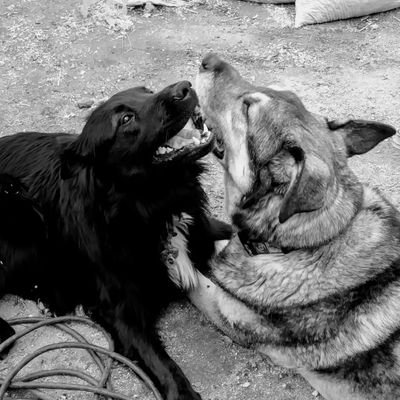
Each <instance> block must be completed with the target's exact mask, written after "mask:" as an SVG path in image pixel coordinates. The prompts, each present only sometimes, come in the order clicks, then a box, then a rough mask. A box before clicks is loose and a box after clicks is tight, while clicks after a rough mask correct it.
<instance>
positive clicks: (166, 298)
mask: <svg viewBox="0 0 400 400" xmlns="http://www.w3.org/2000/svg"><path fill="white" fill-rule="evenodd" d="M196 104H197V97H196V94H195V93H194V91H193V90H192V89H191V88H190V84H189V83H188V82H180V83H177V84H175V85H171V86H169V87H167V88H165V89H164V90H162V91H161V92H159V93H156V94H153V93H152V92H150V91H149V90H147V89H145V88H134V89H130V90H127V91H124V92H121V93H118V94H117V95H115V96H113V97H112V98H111V99H110V100H108V101H107V102H106V103H105V104H103V105H101V106H100V107H99V108H98V109H96V110H95V111H94V112H93V114H92V115H91V116H90V118H89V119H88V121H87V123H86V125H85V127H84V129H83V132H82V134H81V135H79V136H74V135H68V134H59V133H56V134H44V133H37V132H30V133H19V134H16V135H13V136H8V137H3V138H1V139H0V148H1V153H0V171H3V172H6V173H8V174H10V175H12V176H14V177H16V178H18V179H20V180H21V182H22V183H23V184H24V185H25V186H26V187H27V189H28V192H29V195H30V196H31V197H32V198H33V199H34V201H35V202H36V203H37V204H38V206H39V207H40V209H41V211H42V213H43V217H44V220H45V221H46V231H47V237H46V249H45V251H42V252H41V253H40V262H36V261H35V262H34V263H33V264H32V265H34V266H37V268H36V269H35V274H34V275H35V276H34V278H36V279H31V278H29V279H20V280H18V284H19V283H20V284H21V287H22V286H27V284H28V286H30V285H32V286H33V285H37V286H38V290H37V291H36V292H37V293H36V292H35V296H39V297H40V298H41V299H42V300H43V301H44V302H45V303H46V304H47V305H48V306H49V307H50V309H51V310H53V311H54V312H55V313H57V314H64V313H69V312H72V311H74V309H75V307H76V306H77V305H79V304H81V305H83V306H84V308H85V309H86V310H87V311H88V312H90V314H91V315H92V316H93V318H94V319H95V320H97V321H98V322H100V323H101V324H102V325H103V326H104V327H105V328H106V329H108V330H109V331H110V333H111V334H112V336H113V338H114V340H115V342H116V344H117V350H119V351H121V352H122V353H123V354H124V355H126V356H128V357H130V358H133V359H138V360H140V362H141V365H142V366H143V367H144V368H145V370H146V371H147V372H148V373H149V374H150V376H151V377H152V379H153V380H154V381H155V383H156V385H157V386H158V388H159V389H160V391H161V392H162V394H163V396H164V397H165V398H166V399H168V400H178V399H179V400H183V399H200V396H199V395H198V394H197V393H196V392H195V391H194V390H193V389H192V388H191V386H190V384H189V382H188V381H187V379H186V377H185V376H184V374H183V373H182V371H181V370H180V368H179V367H178V366H177V365H176V364H175V363H174V362H173V361H172V360H171V359H170V358H169V356H168V355H167V353H166V352H165V350H164V349H163V346H162V344H161V342H160V340H159V338H158V335H157V332H156V329H155V324H156V322H157V320H158V318H159V316H160V314H161V313H162V311H163V310H164V309H165V307H166V306H167V305H168V304H169V303H170V302H171V301H172V300H173V299H174V298H176V296H177V295H179V293H178V290H177V289H176V288H175V287H174V285H173V284H172V283H171V281H170V280H169V277H168V272H167V268H166V267H165V266H164V265H163V264H162V262H161V261H160V252H161V251H162V249H163V241H164V240H165V238H166V235H167V223H170V222H171V221H172V216H173V215H179V214H181V213H182V212H185V213H187V214H189V215H191V216H192V218H193V221H194V223H193V225H192V226H191V228H190V235H189V238H188V247H189V251H190V255H191V260H192V261H193V263H194V265H195V266H196V267H198V268H200V269H204V268H205V267H206V266H207V263H208V261H209V259H210V257H211V256H212V254H213V252H214V243H213V241H214V240H215V239H223V238H226V237H229V236H230V229H229V228H227V227H226V226H225V225H224V224H222V223H219V222H217V221H215V220H212V219H209V218H208V217H207V214H206V207H207V199H206V195H205V193H204V191H203V189H202V187H201V185H200V182H199V178H200V175H201V174H202V172H203V166H202V165H201V164H200V163H199V162H198V161H197V158H198V157H199V155H198V154H197V153H196V157H195V158H193V155H192V156H191V154H188V155H187V156H186V157H183V158H182V157H181V158H180V159H179V161H176V162H174V161H173V160H172V161H171V162H165V163H161V164H157V165H156V164H154V163H153V155H154V152H155V150H156V149H157V148H158V147H159V146H160V145H161V144H162V143H164V142H165V141H166V140H167V139H168V138H170V137H172V136H174V135H175V134H176V133H177V132H179V131H180V130H181V129H182V128H183V126H184V125H185V123H186V121H187V120H188V119H189V117H190V115H191V114H192V112H193V110H194V107H195V106H196ZM124 117H126V118H125V119H124ZM206 150H207V151H209V150H210V149H206ZM0 212H1V211H0ZM6 212H7V210H6ZM32 215H33V216H34V215H38V214H37V213H35V212H33V214H32ZM18 218H19V219H18ZM26 218H28V217H26ZM16 221H18V225H19V227H20V228H21V229H25V228H26V226H28V227H30V226H32V223H31V221H29V220H28V219H24V218H22V217H17V219H16ZM2 228H3V227H1V229H2ZM0 234H1V232H0ZM38 238H39V237H38ZM33 244H34V245H36V242H33ZM1 246H2V247H1V250H2V251H3V253H2V254H3V257H5V258H7V257H8V256H7V251H8V248H9V246H8V242H7V241H3V242H2V244H1ZM39 248H40V245H37V246H34V249H35V250H36V249H39ZM22 251H23V253H24V252H25V250H24V249H22ZM29 251H30V250H26V253H24V256H25V255H27V256H28V258H29V257H30V256H31V255H30V254H29ZM5 262H6V263H8V264H10V265H9V266H7V267H8V270H7V271H9V272H12V270H13V269H14V265H13V259H12V258H10V257H8V259H6V260H5ZM10 270H11V271H10ZM7 273H8V272H7ZM21 276H24V275H21ZM1 283H3V286H2V287H1V289H2V291H3V292H10V289H12V291H13V292H14V293H17V294H20V287H19V286H18V285H16V286H12V287H11V286H10V287H9V286H6V287H4V283H7V280H6V279H5V278H4V277H2V282H1ZM23 294H26V290H24V291H23ZM0 329H1V326H0ZM8 334H9V332H8ZM5 336H7V332H5ZM3 339H4V338H3Z"/></svg>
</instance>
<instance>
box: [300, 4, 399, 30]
mask: <svg viewBox="0 0 400 400" xmlns="http://www.w3.org/2000/svg"><path fill="white" fill-rule="evenodd" d="M396 7H400V0H296V27H300V26H303V25H308V24H318V23H320V22H328V21H334V20H338V19H346V18H353V17H360V16H362V15H368V14H374V13H378V12H382V11H388V10H391V9H393V8H396Z"/></svg>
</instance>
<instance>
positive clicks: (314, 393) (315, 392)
mask: <svg viewBox="0 0 400 400" xmlns="http://www.w3.org/2000/svg"><path fill="white" fill-rule="evenodd" d="M311 394H312V395H313V396H314V397H318V396H319V393H318V392H317V391H316V390H314V391H313V392H312V393H311Z"/></svg>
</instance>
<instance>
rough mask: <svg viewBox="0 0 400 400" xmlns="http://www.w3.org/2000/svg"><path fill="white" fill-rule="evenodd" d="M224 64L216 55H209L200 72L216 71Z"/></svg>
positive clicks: (204, 59)
mask: <svg viewBox="0 0 400 400" xmlns="http://www.w3.org/2000/svg"><path fill="white" fill-rule="evenodd" d="M222 63H223V61H222V60H221V59H220V58H219V57H218V56H217V55H216V54H215V53H209V54H207V55H206V56H205V57H204V58H203V61H202V62H201V66H200V71H215V70H216V69H218V67H219V66H220V65H221V64H222Z"/></svg>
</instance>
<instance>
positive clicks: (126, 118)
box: [121, 114, 134, 125]
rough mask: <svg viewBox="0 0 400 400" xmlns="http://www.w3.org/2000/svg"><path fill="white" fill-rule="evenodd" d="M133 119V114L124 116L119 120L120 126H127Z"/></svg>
mask: <svg viewBox="0 0 400 400" xmlns="http://www.w3.org/2000/svg"><path fill="white" fill-rule="evenodd" d="M133 117H134V115H133V114H125V115H124V116H123V117H122V119H121V123H122V125H125V124H127V123H128V122H129V121H131V120H132V118H133Z"/></svg>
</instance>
